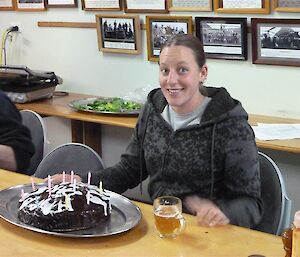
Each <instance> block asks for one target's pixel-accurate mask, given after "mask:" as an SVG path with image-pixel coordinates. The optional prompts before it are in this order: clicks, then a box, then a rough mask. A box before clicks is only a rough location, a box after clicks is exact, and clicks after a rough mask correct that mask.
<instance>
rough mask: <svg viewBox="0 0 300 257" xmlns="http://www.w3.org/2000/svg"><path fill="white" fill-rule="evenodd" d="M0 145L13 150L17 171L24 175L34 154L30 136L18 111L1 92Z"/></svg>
mask: <svg viewBox="0 0 300 257" xmlns="http://www.w3.org/2000/svg"><path fill="white" fill-rule="evenodd" d="M0 144H2V145H7V146H10V147H11V148H12V149H13V151H14V154H15V158H16V162H17V171H18V172H20V173H26V169H27V168H28V166H29V164H30V158H31V156H32V155H33V154H34V146H33V143H32V141H31V135H30V132H29V130H28V129H27V127H25V126H23V125H22V117H21V115H20V113H19V111H18V109H17V108H16V107H15V105H14V104H13V103H12V102H11V101H10V100H9V98H8V97H7V96H6V95H5V94H4V93H3V92H0Z"/></svg>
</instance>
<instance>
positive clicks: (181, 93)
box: [82, 34, 262, 227]
mask: <svg viewBox="0 0 300 257" xmlns="http://www.w3.org/2000/svg"><path fill="white" fill-rule="evenodd" d="M159 68H160V69H159V80H160V87H161V88H158V89H154V90H152V91H151V92H150V93H149V95H148V98H147V102H146V103H145V105H144V108H143V109H142V110H141V112H140V115H139V119H138V123H137V125H136V128H135V130H134V134H133V136H132V139H131V142H130V143H129V145H128V147H127V148H126V152H125V153H124V154H123V155H122V156H121V160H120V162H119V163H117V164H115V165H114V166H112V167H110V168H106V169H104V170H101V171H94V172H93V175H92V183H94V184H98V183H99V181H100V178H101V180H102V181H103V183H104V184H105V185H106V188H107V189H109V190H111V191H115V192H118V193H122V192H124V191H126V190H127V189H128V188H133V187H135V186H137V185H138V184H140V183H141V182H142V180H145V179H146V178H147V177H149V183H148V192H149V195H150V196H151V198H152V200H153V199H155V198H157V197H160V196H166V195H171V196H176V197H178V198H180V199H181V200H182V202H183V210H184V211H185V212H188V213H191V214H194V215H196V216H197V217H196V220H197V222H198V223H199V224H200V225H202V226H216V225H224V224H227V223H229V222H230V223H231V224H236V225H240V226H245V227H254V226H255V225H256V224H257V223H258V222H259V220H260V217H261V213H262V204H261V197H260V176H259V164H258V151H257V148H256V145H255V140H254V134H253V131H252V129H251V127H250V126H249V124H248V121H247V118H248V115H247V113H246V112H245V110H244V109H243V107H242V105H241V103H240V102H239V101H238V100H236V99H233V98H232V97H231V96H230V95H229V93H228V92H227V91H226V89H225V88H208V87H205V86H204V85H203V82H204V80H205V79H206V76H207V70H208V68H207V65H206V64H205V55H204V51H203V46H202V43H201V42H200V40H199V39H198V38H196V37H194V36H191V35H185V34H177V35H175V36H173V37H170V38H169V39H168V41H167V42H166V44H165V45H163V46H162V48H161V52H160V57H159ZM82 179H83V180H84V179H85V178H82Z"/></svg>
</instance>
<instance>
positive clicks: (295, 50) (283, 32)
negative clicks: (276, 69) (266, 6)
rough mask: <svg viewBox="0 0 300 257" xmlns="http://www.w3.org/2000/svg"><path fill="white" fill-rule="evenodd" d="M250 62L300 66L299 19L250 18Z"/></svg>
mask: <svg viewBox="0 0 300 257" xmlns="http://www.w3.org/2000/svg"><path fill="white" fill-rule="evenodd" d="M251 29H252V48H253V49H252V63H254V64H271V65H283V66H297V67H300V20H299V19H259V18H252V19H251Z"/></svg>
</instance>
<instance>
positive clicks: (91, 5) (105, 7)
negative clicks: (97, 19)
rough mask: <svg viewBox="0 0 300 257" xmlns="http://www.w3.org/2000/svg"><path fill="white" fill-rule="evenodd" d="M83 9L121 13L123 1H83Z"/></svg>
mask: <svg viewBox="0 0 300 257" xmlns="http://www.w3.org/2000/svg"><path fill="white" fill-rule="evenodd" d="M81 3H82V9H83V10H85V11H120V10H122V3H121V0H81Z"/></svg>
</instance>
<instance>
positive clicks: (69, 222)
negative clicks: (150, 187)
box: [18, 182, 111, 231]
mask: <svg viewBox="0 0 300 257" xmlns="http://www.w3.org/2000/svg"><path fill="white" fill-rule="evenodd" d="M110 212H111V205H110V197H109V194H108V192H107V191H105V190H102V189H99V188H98V187H96V186H93V185H87V184H84V183H81V182H80V183H75V184H74V183H61V184H55V185H53V186H51V188H50V193H49V187H47V186H42V187H40V188H38V189H37V190H34V191H33V192H31V193H24V194H23V195H22V196H21V199H20V201H19V212H18V217H19V220H20V221H22V222H24V223H25V224H29V225H31V226H34V227H37V228H41V229H43V230H49V231H71V230H79V229H86V228H90V227H93V226H96V225H97V224H98V223H100V222H103V221H106V220H107V219H108V218H109V217H110Z"/></svg>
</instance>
